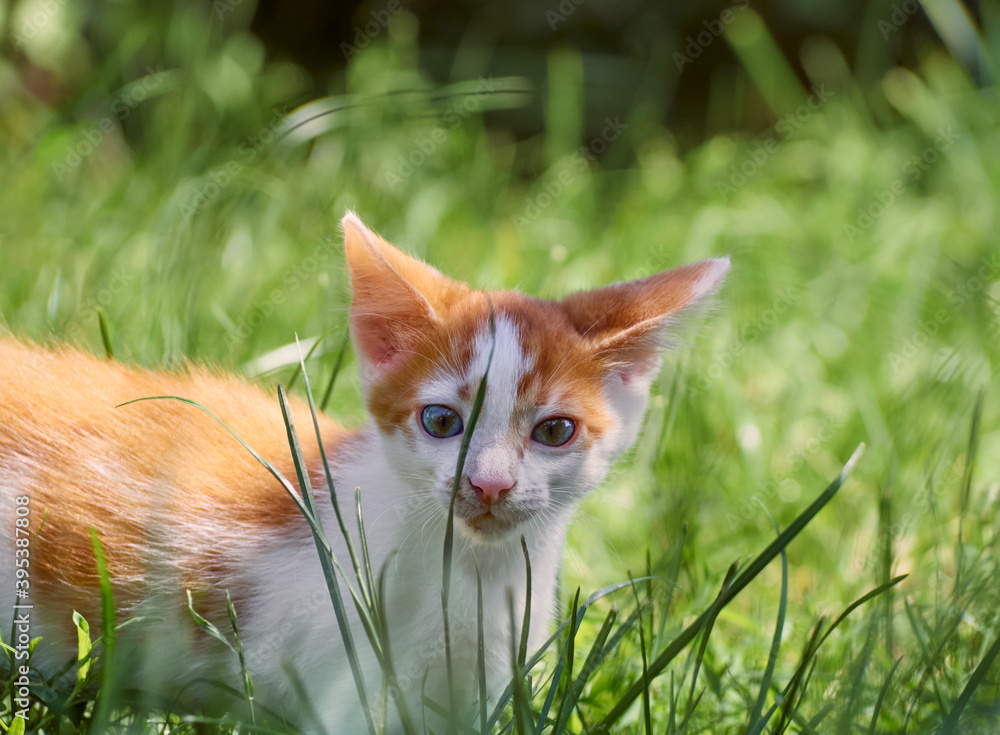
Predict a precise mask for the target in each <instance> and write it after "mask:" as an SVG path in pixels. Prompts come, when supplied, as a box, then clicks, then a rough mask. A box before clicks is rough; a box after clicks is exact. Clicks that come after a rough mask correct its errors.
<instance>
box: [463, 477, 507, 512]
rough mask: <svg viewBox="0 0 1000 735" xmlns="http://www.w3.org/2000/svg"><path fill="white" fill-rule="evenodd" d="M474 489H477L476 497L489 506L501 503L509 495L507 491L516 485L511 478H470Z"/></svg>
mask: <svg viewBox="0 0 1000 735" xmlns="http://www.w3.org/2000/svg"><path fill="white" fill-rule="evenodd" d="M469 483H470V484H471V485H472V489H473V490H475V491H476V497H477V498H479V500H480V501H482V502H483V503H484V504H486V505H487V506H491V505H499V504H500V502H501V501H502V500H503V499H504V498H505V497H507V493H509V492H510V491H511V488H513V487H514V483H513V482H511V481H510V480H494V479H477V480H473V479H472V478H469Z"/></svg>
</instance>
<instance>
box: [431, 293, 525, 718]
mask: <svg viewBox="0 0 1000 735" xmlns="http://www.w3.org/2000/svg"><path fill="white" fill-rule="evenodd" d="M489 326H490V354H489V357H488V358H487V360H486V370H485V372H484V373H483V379H482V380H480V381H479V388H478V389H477V390H476V399H475V401H474V402H473V404H472V412H471V414H470V415H469V425H468V427H467V428H466V430H465V434H464V435H463V436H462V443H461V445H460V446H459V450H458V463H457V465H456V467H455V479H454V481H453V482H452V487H451V498H450V499H449V500H448V520H447V521H446V525H445V532H444V555H443V560H442V572H441V613H442V616H443V618H444V655H445V668H446V670H447V676H448V696H449V705H450V706H454V703H455V682H454V672H453V670H452V661H451V631H450V629H449V620H448V597H449V596H450V594H451V564H452V554H453V552H454V545H455V498H456V496H457V495H458V488H459V485H460V484H461V482H462V472H463V471H464V469H465V457H466V455H467V454H468V453H469V445H470V444H471V443H472V435H473V432H475V430H476V424H477V423H478V422H479V414H480V412H481V411H482V410H483V402H484V401H485V400H486V381H487V379H488V378H489V374H490V367H491V366H492V365H493V351H494V349H496V341H497V340H496V336H497V334H496V320H495V319H494V315H493V305H492V304H490V322H489ZM513 630H514V628H511V631H513ZM448 723H449V725H448V732H453V731H454V719H453V718H449V719H448Z"/></svg>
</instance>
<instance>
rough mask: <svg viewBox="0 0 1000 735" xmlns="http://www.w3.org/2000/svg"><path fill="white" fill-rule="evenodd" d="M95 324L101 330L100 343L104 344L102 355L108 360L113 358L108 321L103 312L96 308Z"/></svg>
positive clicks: (113, 352)
mask: <svg viewBox="0 0 1000 735" xmlns="http://www.w3.org/2000/svg"><path fill="white" fill-rule="evenodd" d="M97 324H98V327H99V328H100V330H101V344H103V345H104V356H105V357H107V358H108V359H109V360H114V359H115V351H114V350H113V349H112V347H111V334H110V333H109V332H108V322H107V320H106V319H105V318H104V312H103V311H101V310H100V309H98V310H97Z"/></svg>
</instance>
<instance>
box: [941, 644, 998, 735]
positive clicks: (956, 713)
mask: <svg viewBox="0 0 1000 735" xmlns="http://www.w3.org/2000/svg"><path fill="white" fill-rule="evenodd" d="M998 655H1000V636H998V637H997V639H996V640H995V641H993V645H992V646H990V648H989V650H988V651H987V652H986V655H984V656H983V658H982V660H981V661H980V662H979V665H978V666H976V668H975V670H974V671H973V672H972V676H970V677H969V681H968V682H966V684H965V688H964V689H962V693H961V694H960V695H959V696H958V699H957V700H956V702H955V706H954V707H952V708H951V711H950V712H949V713H948V716H947V717H946V718H945V720H944V724H943V725H942V726H941V735H951V733H953V732H956V731H957V728H958V722H959V720H960V719H961V717H962V712H963V711H964V710H965V707H966V705H968V704H969V701H970V700H971V699H972V695H973V694H975V692H976V688H977V687H978V686H979V685H980V684H982V683H983V680H984V679H985V678H986V675H987V674H988V673H989V670H990V667H991V666H992V665H993V661H994V660H996V658H997V656H998Z"/></svg>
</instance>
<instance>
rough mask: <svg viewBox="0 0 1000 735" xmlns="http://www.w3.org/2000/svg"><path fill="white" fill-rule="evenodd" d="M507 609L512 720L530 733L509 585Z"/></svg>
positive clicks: (529, 715)
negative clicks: (512, 676) (511, 674)
mask: <svg viewBox="0 0 1000 735" xmlns="http://www.w3.org/2000/svg"><path fill="white" fill-rule="evenodd" d="M507 610H508V613H509V616H510V664H511V671H513V672H514V678H513V679H512V681H511V683H512V684H513V685H514V722H515V723H516V726H517V729H518V730H519V731H520V732H521V735H531V733H533V732H534V731H535V728H534V727H532V723H531V705H530V704H529V701H528V693H527V691H525V686H524V672H523V671H522V669H521V667H520V666H519V665H518V662H517V637H516V636H515V634H514V631H515V630H516V628H515V627H514V625H515V622H516V620H517V616H516V615H515V614H514V590H513V589H511V588H510V587H508V588H507Z"/></svg>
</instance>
